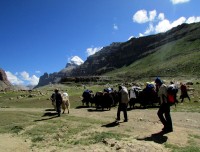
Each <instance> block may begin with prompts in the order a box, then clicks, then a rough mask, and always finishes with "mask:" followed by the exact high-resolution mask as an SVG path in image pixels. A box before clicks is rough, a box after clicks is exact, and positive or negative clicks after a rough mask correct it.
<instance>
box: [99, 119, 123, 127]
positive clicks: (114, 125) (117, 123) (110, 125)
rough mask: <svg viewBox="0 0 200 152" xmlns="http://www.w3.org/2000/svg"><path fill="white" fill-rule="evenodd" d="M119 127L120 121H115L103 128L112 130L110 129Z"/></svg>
mask: <svg viewBox="0 0 200 152" xmlns="http://www.w3.org/2000/svg"><path fill="white" fill-rule="evenodd" d="M118 125H119V122H118V121H113V122H111V123H108V124H106V125H102V126H101V127H106V128H110V127H116V126H118Z"/></svg>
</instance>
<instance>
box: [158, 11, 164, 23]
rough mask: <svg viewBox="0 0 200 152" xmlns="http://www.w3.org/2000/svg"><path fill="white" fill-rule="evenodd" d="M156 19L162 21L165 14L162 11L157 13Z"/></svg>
mask: <svg viewBox="0 0 200 152" xmlns="http://www.w3.org/2000/svg"><path fill="white" fill-rule="evenodd" d="M158 19H159V20H161V21H163V20H164V19H165V14H164V13H159V15H158Z"/></svg>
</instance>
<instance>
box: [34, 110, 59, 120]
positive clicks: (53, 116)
mask: <svg viewBox="0 0 200 152" xmlns="http://www.w3.org/2000/svg"><path fill="white" fill-rule="evenodd" d="M57 115H58V114H57V113H52V112H46V113H44V114H43V116H42V117H48V118H43V119H38V120H34V122H37V121H44V120H49V119H53V118H57V117H58V116H57Z"/></svg>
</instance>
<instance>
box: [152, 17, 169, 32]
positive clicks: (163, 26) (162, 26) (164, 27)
mask: <svg viewBox="0 0 200 152" xmlns="http://www.w3.org/2000/svg"><path fill="white" fill-rule="evenodd" d="M169 29H171V24H170V22H169V20H167V19H164V20H163V21H160V22H159V23H158V24H157V25H156V27H155V33H160V32H166V31H168V30H169Z"/></svg>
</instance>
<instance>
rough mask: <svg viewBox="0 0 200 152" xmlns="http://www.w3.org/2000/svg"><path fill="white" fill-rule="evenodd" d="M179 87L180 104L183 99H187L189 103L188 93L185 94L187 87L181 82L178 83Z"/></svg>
mask: <svg viewBox="0 0 200 152" xmlns="http://www.w3.org/2000/svg"><path fill="white" fill-rule="evenodd" d="M180 85H181V87H180V88H181V95H180V99H181V102H183V100H184V98H188V100H189V101H190V97H189V95H188V92H187V87H186V85H185V84H183V83H182V82H181V83H180Z"/></svg>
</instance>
